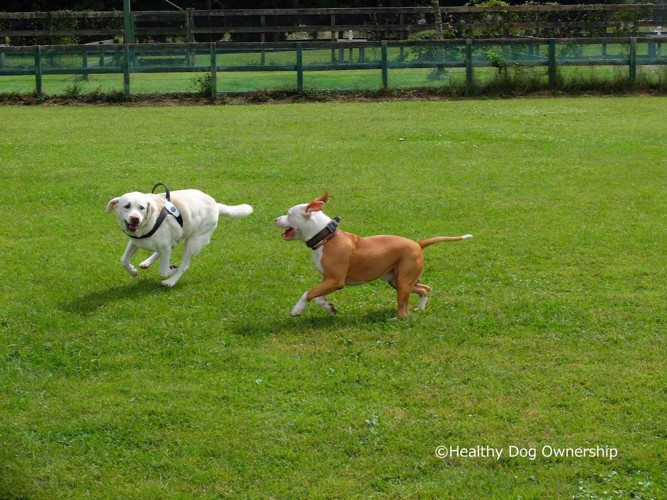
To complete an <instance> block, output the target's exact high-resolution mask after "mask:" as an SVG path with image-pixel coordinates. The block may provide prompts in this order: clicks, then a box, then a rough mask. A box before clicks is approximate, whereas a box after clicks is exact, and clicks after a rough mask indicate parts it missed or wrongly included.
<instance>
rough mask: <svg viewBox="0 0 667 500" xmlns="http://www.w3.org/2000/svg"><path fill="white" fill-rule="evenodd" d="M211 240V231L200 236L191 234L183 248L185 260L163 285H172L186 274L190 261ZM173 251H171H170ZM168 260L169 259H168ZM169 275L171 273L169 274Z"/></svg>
mask: <svg viewBox="0 0 667 500" xmlns="http://www.w3.org/2000/svg"><path fill="white" fill-rule="evenodd" d="M210 241H211V235H210V234H209V233H207V234H204V235H200V236H191V237H190V238H188V239H187V240H186V241H185V246H184V248H183V260H182V261H181V264H180V265H179V266H178V268H177V269H176V272H175V273H174V274H173V275H172V276H171V277H170V278H169V279H168V280H164V281H163V282H162V285H164V286H168V287H172V286H174V285H175V284H176V282H177V281H178V280H179V279H180V278H181V276H183V274H185V271H187V270H188V268H189V267H190V261H191V260H192V259H193V258H194V257H196V256H197V254H199V252H200V251H201V249H202V248H204V247H205V246H206V245H208V243H209V242H210ZM170 253H171V252H170ZM167 262H168V261H167ZM160 271H162V261H160ZM167 276H169V274H167Z"/></svg>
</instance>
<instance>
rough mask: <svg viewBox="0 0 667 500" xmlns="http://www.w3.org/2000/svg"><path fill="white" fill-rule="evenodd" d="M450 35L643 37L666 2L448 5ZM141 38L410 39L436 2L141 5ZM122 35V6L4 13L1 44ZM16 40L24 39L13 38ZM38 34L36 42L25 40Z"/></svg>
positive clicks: (136, 18) (136, 20) (427, 24)
mask: <svg viewBox="0 0 667 500" xmlns="http://www.w3.org/2000/svg"><path fill="white" fill-rule="evenodd" d="M440 12H441V15H442V17H443V21H444V23H445V29H446V31H447V33H448V34H449V35H451V36H448V37H449V38H455V37H460V38H486V37H489V36H491V34H492V33H493V36H513V35H516V34H519V35H531V36H539V37H560V36H584V35H588V36H603V35H608V34H609V35H612V36H614V35H615V36H621V35H622V36H637V35H641V34H653V33H654V31H655V29H656V28H658V27H660V26H665V25H667V4H664V3H662V4H619V5H609V4H588V5H520V6H512V7H484V8H481V7H442V8H441V9H440ZM131 20H132V24H133V26H132V28H134V29H133V30H129V31H128V32H130V33H134V34H135V36H136V40H124V42H127V43H133V42H135V41H139V42H152V41H165V40H168V39H169V40H172V41H176V40H177V39H178V41H183V42H194V41H209V42H210V41H216V42H217V41H220V40H221V39H223V38H229V39H231V40H232V41H240V40H247V41H257V42H268V41H284V40H285V39H288V38H290V37H291V38H298V37H302V38H308V39H313V40H318V39H329V40H336V39H339V38H345V36H347V35H348V33H349V32H350V31H352V32H353V33H356V35H354V36H357V37H365V38H368V39H372V40H405V39H408V38H409V37H410V35H412V34H415V33H419V32H422V31H425V30H433V29H434V28H435V11H434V10H433V9H432V8H430V7H401V8H398V7H396V8H388V7H387V8H329V9H234V10H229V9H223V10H194V9H186V10H181V11H139V12H133V13H132V16H131ZM123 34H124V26H123V12H121V11H107V12H93V11H88V12H72V11H56V12H0V42H3V41H4V43H7V42H6V41H7V40H9V43H10V44H11V45H32V44H33V43H35V44H47V43H48V44H52V43H61V42H60V41H59V40H58V39H59V38H67V39H70V40H73V41H75V42H76V41H79V42H90V41H94V39H95V38H96V37H98V38H109V37H117V38H118V41H120V38H121V37H122V36H123ZM14 40H19V43H15V42H14ZM25 40H32V41H33V42H30V43H22V42H24V41H25Z"/></svg>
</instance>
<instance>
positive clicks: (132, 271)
mask: <svg viewBox="0 0 667 500" xmlns="http://www.w3.org/2000/svg"><path fill="white" fill-rule="evenodd" d="M127 272H128V273H130V276H132V277H133V278H134V277H136V276H137V275H138V274H139V271H138V270H137V268H136V267H134V266H130V267H128V268H127Z"/></svg>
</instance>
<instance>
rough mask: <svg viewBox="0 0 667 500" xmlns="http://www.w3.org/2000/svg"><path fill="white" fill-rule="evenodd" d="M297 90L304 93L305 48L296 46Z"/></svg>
mask: <svg viewBox="0 0 667 500" xmlns="http://www.w3.org/2000/svg"><path fill="white" fill-rule="evenodd" d="M296 89H297V91H299V92H303V46H302V44H301V43H297V44H296Z"/></svg>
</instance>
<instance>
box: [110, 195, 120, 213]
mask: <svg viewBox="0 0 667 500" xmlns="http://www.w3.org/2000/svg"><path fill="white" fill-rule="evenodd" d="M118 200H120V198H114V199H113V200H111V201H110V202H109V204H108V205H107V213H108V214H110V213H111V212H113V211H114V210H115V209H116V207H117V206H118Z"/></svg>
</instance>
